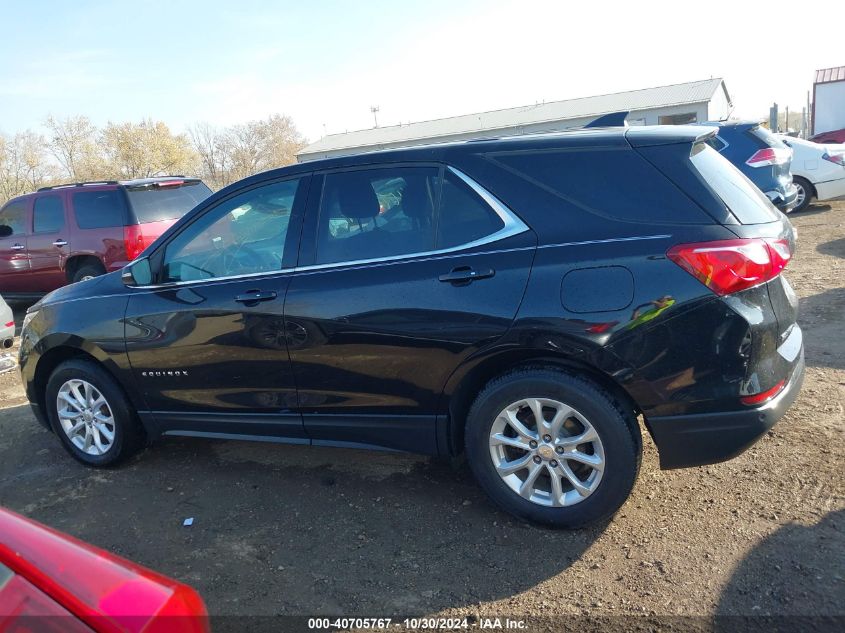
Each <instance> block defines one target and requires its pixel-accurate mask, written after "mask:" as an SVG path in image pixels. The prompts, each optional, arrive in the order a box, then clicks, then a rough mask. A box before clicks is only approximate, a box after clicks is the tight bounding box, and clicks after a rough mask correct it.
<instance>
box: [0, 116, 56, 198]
mask: <svg viewBox="0 0 845 633" xmlns="http://www.w3.org/2000/svg"><path fill="white" fill-rule="evenodd" d="M55 176H56V170H55V168H54V167H53V166H52V165H51V164H50V162H49V160H48V159H47V144H46V141H45V139H44V137H43V136H41V135H40V134H36V133H35V132H32V131H31V130H27V131H26V132H18V133H17V134H15V135H14V136H13V137H11V138H9V137H6V136H2V135H0V202H5V201H6V200H8V199H9V198H13V197H15V196H18V195H20V194H22V193H27V192H29V191H35V190H36V189H38V188H39V187H42V186H44V185H45V184H47V183H48V182H50V181H52V180H53V179H54V178H55Z"/></svg>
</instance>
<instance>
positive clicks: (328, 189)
mask: <svg viewBox="0 0 845 633" xmlns="http://www.w3.org/2000/svg"><path fill="white" fill-rule="evenodd" d="M438 188H439V170H438V169H436V168H434V167H395V168H378V169H363V170H356V171H346V172H337V173H330V174H327V175H326V179H325V184H324V186H323V197H322V201H321V204H320V215H319V223H318V234H317V263H318V264H330V263H336V262H349V261H357V260H364V259H378V258H381V257H395V256H399V255H411V254H414V253H424V252H426V251H431V250H433V248H434V208H435V204H436V200H437V192H438Z"/></svg>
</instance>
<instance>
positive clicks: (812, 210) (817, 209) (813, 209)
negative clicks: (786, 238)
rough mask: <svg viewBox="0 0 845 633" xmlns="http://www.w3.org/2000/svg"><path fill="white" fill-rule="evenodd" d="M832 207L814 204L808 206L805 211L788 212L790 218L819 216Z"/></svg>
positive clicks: (818, 203)
mask: <svg viewBox="0 0 845 633" xmlns="http://www.w3.org/2000/svg"><path fill="white" fill-rule="evenodd" d="M832 208H833V207H831V206H830V204H828V203H827V202H816V203H813V204H810V205H809V206H808V207H807V208H806V209H804V210H803V211H792V212H790V214H789V215H790V217H801V218H803V217H808V216H811V215H819V214H820V213H827V212H828V211H830V210H831V209H832Z"/></svg>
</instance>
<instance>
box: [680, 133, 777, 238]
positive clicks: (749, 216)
mask: <svg viewBox="0 0 845 633" xmlns="http://www.w3.org/2000/svg"><path fill="white" fill-rule="evenodd" d="M690 161H691V162H692V164H693V167H695V169H696V171H698V173H699V174H700V175H701V177H702V178H703V179H704V181H705V182H706V183H707V186H708V187H710V189H712V190H713V192H714V193H715V194H716V195H717V196H718V197H719V198H720V199H721V200H722V202H724V203H725V206H727V207H728V209H730V211H731V213H732V214H733V215H734V217H735V218H736V219H737V220H739V221H740V222H741V223H742V224H764V223H766V222H775V221H777V220H778V219H779V218H780V212H779V211H778V210H777V209H775V207H774V205H772V203H771V202H770V201H769V199H768V198H767V197H766V196H765V195H764V194H763V192H762V191H760V190H759V189H758V188H757V187H756V185H755V184H754V183H753V182H751V181H750V180H749V179H748V178H747V177H746V176H745V174H743V173H742V172H741V171H739V170H738V169H737V168H736V167H734V166H733V164H732V163H731V162H730V161H729V160H727V159H726V158H724V157H723V156H722V155H720V154H719V153H718V152H717V151H716V150H714V149H713V148H712V147H710V145H708V144H706V143H696V144H695V145H694V146H693V148H692V152H691V153H690Z"/></svg>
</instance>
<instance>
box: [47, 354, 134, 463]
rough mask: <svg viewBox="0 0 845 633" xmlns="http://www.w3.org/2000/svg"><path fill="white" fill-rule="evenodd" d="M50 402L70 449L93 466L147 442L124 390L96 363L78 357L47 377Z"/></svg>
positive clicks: (59, 431)
mask: <svg viewBox="0 0 845 633" xmlns="http://www.w3.org/2000/svg"><path fill="white" fill-rule="evenodd" d="M45 405H46V409H47V414H48V416H49V418H50V423H51V425H52V427H53V431H54V432H55V433H56V435H57V436H58V437H59V439H60V440H61V441H62V444H63V445H64V447H65V449H67V451H68V452H69V453H70V454H71V455H72V456H73V457H75V458H76V459H78V460H79V461H81V462H82V463H84V464H87V465H89V466H110V465H112V464H116V463H118V462H120V461H122V460H124V459H126V458H127V457H129V456H130V455H132V454H133V453H134V452H135V451H137V450H138V448H140V446H141V445H142V443H143V431H142V430H141V426H140V423H139V422H138V419H137V416H136V415H135V412H134V411H133V410H132V409H131V407H130V405H129V404H128V403H127V401H126V396H125V394H124V393H123V391H122V390H121V388H120V386H119V385H118V384H117V383H116V382H115V380H114V378H112V377H111V376H110V375H109V374H108V373H107V372H106V371H105V370H104V369H102V368H101V367H99V366H97V365H96V364H95V363H92V362H89V361H86V360H77V359H74V360H69V361H66V362H64V363H62V364H60V365H59V366H58V367H57V368H56V369H55V370H54V371H53V373H52V375H51V376H50V380H49V381H48V382H47V392H46V398H45Z"/></svg>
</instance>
